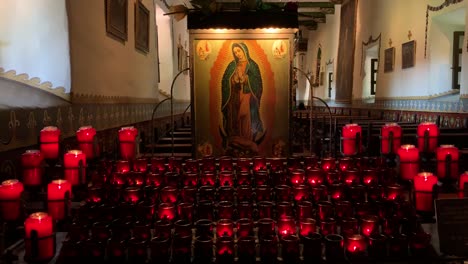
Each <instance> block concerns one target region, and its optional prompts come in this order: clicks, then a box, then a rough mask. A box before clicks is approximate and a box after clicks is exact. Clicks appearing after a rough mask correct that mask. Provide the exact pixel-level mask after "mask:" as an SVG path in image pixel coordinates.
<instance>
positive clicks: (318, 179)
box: [306, 168, 324, 187]
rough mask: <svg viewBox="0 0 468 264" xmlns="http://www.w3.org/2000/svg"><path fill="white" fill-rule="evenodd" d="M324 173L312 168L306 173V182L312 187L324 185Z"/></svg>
mask: <svg viewBox="0 0 468 264" xmlns="http://www.w3.org/2000/svg"><path fill="white" fill-rule="evenodd" d="M323 175H324V174H323V171H322V170H320V169H316V168H310V169H308V170H307V171H306V181H307V183H308V184H309V185H310V186H311V187H315V186H319V185H322V184H323V178H324V176H323Z"/></svg>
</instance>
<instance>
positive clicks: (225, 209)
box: [218, 201, 234, 219]
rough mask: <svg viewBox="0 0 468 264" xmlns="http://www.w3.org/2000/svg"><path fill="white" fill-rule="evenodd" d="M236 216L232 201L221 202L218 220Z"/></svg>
mask: <svg viewBox="0 0 468 264" xmlns="http://www.w3.org/2000/svg"><path fill="white" fill-rule="evenodd" d="M233 215H234V204H233V203H232V202H230V201H221V202H219V203H218V218H219V219H231V218H232V217H233Z"/></svg>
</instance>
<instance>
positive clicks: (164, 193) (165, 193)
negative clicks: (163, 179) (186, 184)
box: [160, 186, 178, 203]
mask: <svg viewBox="0 0 468 264" xmlns="http://www.w3.org/2000/svg"><path fill="white" fill-rule="evenodd" d="M160 196H161V202H163V203H175V202H177V196H178V193H177V188H175V187H171V186H166V187H164V188H162V190H161V194H160Z"/></svg>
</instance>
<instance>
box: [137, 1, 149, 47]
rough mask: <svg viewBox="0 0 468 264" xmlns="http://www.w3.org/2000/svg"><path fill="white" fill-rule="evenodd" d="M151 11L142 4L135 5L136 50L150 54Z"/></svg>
mask: <svg viewBox="0 0 468 264" xmlns="http://www.w3.org/2000/svg"><path fill="white" fill-rule="evenodd" d="M149 21H150V14H149V10H148V9H147V8H146V7H145V6H144V5H143V3H142V2H140V1H137V2H136V3H135V48H136V49H138V50H140V51H143V52H149Z"/></svg>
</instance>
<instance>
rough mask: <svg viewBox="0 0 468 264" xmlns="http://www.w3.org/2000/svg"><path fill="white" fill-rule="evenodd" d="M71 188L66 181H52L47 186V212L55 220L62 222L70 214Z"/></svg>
mask: <svg viewBox="0 0 468 264" xmlns="http://www.w3.org/2000/svg"><path fill="white" fill-rule="evenodd" d="M71 197H72V186H71V184H70V183H69V182H68V181H67V180H54V181H52V182H51V183H49V184H48V185H47V211H48V213H49V215H50V216H52V218H53V219H55V220H63V219H64V218H65V217H67V216H68V215H69V212H70V208H71V207H70V199H71Z"/></svg>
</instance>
